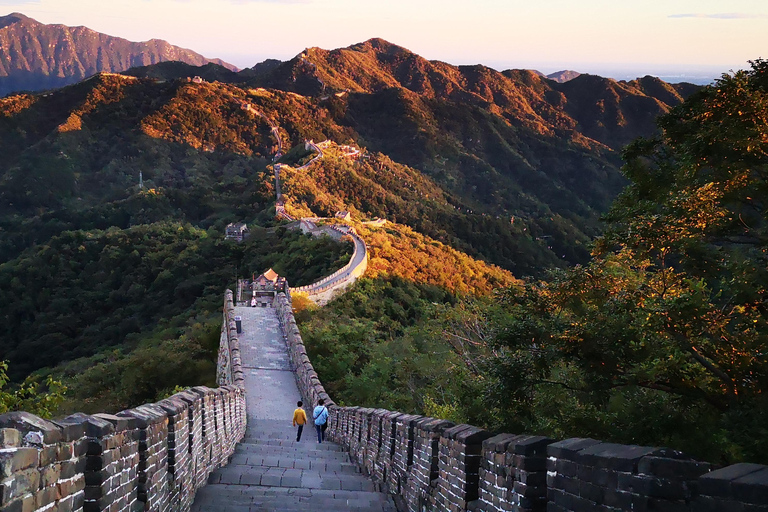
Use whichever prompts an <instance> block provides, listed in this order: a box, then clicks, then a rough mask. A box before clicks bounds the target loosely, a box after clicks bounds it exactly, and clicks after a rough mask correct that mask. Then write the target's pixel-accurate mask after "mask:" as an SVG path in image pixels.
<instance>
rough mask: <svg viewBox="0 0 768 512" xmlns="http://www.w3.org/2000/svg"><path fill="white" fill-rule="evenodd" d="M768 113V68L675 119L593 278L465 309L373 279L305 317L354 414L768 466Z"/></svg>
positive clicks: (697, 100)
mask: <svg viewBox="0 0 768 512" xmlns="http://www.w3.org/2000/svg"><path fill="white" fill-rule="evenodd" d="M767 111H768V62H766V61H763V60H758V61H755V62H753V63H752V69H751V70H750V71H740V72H737V73H735V74H733V75H724V76H723V77H722V78H721V79H720V80H719V81H718V82H717V83H716V84H715V85H714V86H711V87H707V88H705V89H704V90H702V91H701V92H699V93H697V94H696V95H694V96H693V97H692V98H690V99H689V100H687V101H686V102H685V103H684V104H683V105H681V106H679V107H677V108H675V109H673V110H672V111H671V112H670V113H669V114H667V115H665V116H663V117H661V118H660V120H659V126H660V128H661V133H660V135H659V136H657V137H653V138H647V139H638V140H637V141H635V142H633V143H632V144H631V145H629V146H628V147H627V148H626V150H625V151H624V158H625V161H626V164H625V166H624V168H623V172H624V174H625V176H626V177H627V179H628V180H629V181H630V185H629V186H628V187H627V188H626V189H625V191H624V192H623V193H622V194H621V196H620V197H619V198H618V199H617V200H616V201H615V202H614V204H613V206H612V208H611V210H610V212H609V213H608V214H607V215H606V218H605V219H606V230H605V234H604V235H603V236H602V237H600V238H598V239H597V242H596V244H595V245H594V249H593V254H592V259H591V260H590V261H589V263H587V264H586V265H577V266H575V267H570V268H567V269H560V270H553V271H552V272H550V274H549V275H548V276H546V278H545V279H541V280H539V279H528V280H526V281H525V282H524V283H523V284H522V285H517V284H516V285H515V286H513V287H511V288H508V289H506V290H503V291H501V290H500V291H497V292H496V293H494V295H493V296H492V297H486V298H471V299H459V300H457V299H456V298H454V297H452V296H441V295H440V294H437V293H435V291H434V290H432V289H429V288H424V287H419V286H415V285H413V284H411V283H407V282H401V281H398V280H396V279H395V280H392V279H383V280H382V279H374V280H371V281H363V282H361V283H359V284H358V285H357V287H356V288H355V289H353V290H352V291H350V292H349V294H348V296H345V297H343V298H341V299H339V300H337V301H336V302H334V303H332V304H330V305H329V306H328V307H327V308H325V309H323V310H318V311H311V310H309V311H302V312H301V313H300V314H299V319H300V321H301V329H302V332H303V334H304V337H305V341H306V342H307V344H308V346H309V348H310V352H311V357H312V359H313V361H314V362H315V363H316V365H317V368H318V372H319V373H320V375H321V378H322V379H323V381H324V382H325V383H326V384H327V385H328V387H329V388H330V389H331V390H333V392H334V393H336V396H338V397H339V400H340V402H341V403H346V404H356V405H366V406H371V407H387V408H393V409H401V410H407V411H417V412H421V413H425V414H432V415H437V416H440V417H448V418H450V419H454V420H456V421H468V422H470V423H474V424H477V425H481V426H484V427H486V428H491V429H503V430H504V431H508V432H527V433H536V434H546V435H551V436H553V437H559V438H563V437H574V436H576V437H593V438H597V439H605V440H612V441H616V442H622V443H633V444H646V445H649V444H650V445H667V446H671V447H673V448H676V449H680V450H683V451H685V452H687V453H688V454H691V455H695V456H698V457H701V458H703V459H706V460H711V461H714V462H717V463H729V462H735V461H753V462H761V463H765V462H766V461H768V444H766V439H768V430H766V425H768V402H766V388H767V386H768V355H767V354H768V352H767V351H766V346H767V345H766V343H767V342H766V339H767V338H766V333H768V324H767V323H766V322H768V315H767V314H766V313H767V311H766V301H768V295H766V293H767V292H766V286H768V275H766V272H767V271H768V270H767V269H768V260H766V254H767V253H768V248H767V246H766V244H767V243H768V242H767V240H768V238H767V237H766V229H767V228H768V213H767V212H766V208H765V202H764V201H763V198H764V197H765V195H766V194H765V193H766V186H767V185H766V183H767V181H766V179H767V178H766V176H767V175H766V172H768V156H766V155H768V142H766V141H768V119H766V117H765V113H766V112H767ZM396 305H401V306H402V307H397V306H396Z"/></svg>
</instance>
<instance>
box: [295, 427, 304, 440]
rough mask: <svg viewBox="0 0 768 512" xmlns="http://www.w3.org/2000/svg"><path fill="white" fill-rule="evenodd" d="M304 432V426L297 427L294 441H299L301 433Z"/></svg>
mask: <svg viewBox="0 0 768 512" xmlns="http://www.w3.org/2000/svg"><path fill="white" fill-rule="evenodd" d="M303 430H304V425H299V431H298V433H297V434H296V441H301V433H302V431H303Z"/></svg>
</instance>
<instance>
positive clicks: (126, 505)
mask: <svg viewBox="0 0 768 512" xmlns="http://www.w3.org/2000/svg"><path fill="white" fill-rule="evenodd" d="M212 397H214V398H212ZM206 413H208V414H206ZM215 415H218V416H217V418H218V419H217V420H215V421H211V422H210V425H212V428H213V430H208V431H207V432H206V435H203V425H204V424H205V423H207V422H204V421H203V418H205V417H206V416H209V417H211V418H213V417H214V416H215ZM245 422H246V415H245V394H244V391H243V389H242V388H239V387H237V386H225V387H223V388H218V389H217V390H207V388H203V389H201V388H194V389H192V390H187V391H184V392H181V393H177V394H175V395H173V396H172V397H170V398H168V399H165V400H161V401H160V402H157V403H156V404H147V405H143V406H140V407H136V408H134V409H129V410H126V411H122V412H120V413H118V414H116V415H110V414H95V415H86V414H81V413H78V414H74V415H71V416H68V417H66V418H63V419H61V420H57V421H54V422H51V421H46V420H43V419H41V418H38V417H37V416H34V415H32V414H29V413H24V412H13V413H6V414H3V415H0V477H1V478H2V480H1V481H0V512H11V511H14V512H15V511H24V512H26V511H30V512H45V511H51V510H56V511H61V512H91V511H94V512H95V511H109V512H123V511H125V512H134V511H139V510H151V511H153V512H154V511H157V512H186V511H188V510H189V509H190V506H191V504H192V501H193V500H194V493H195V491H196V489H198V488H199V487H201V486H202V485H204V484H205V482H206V480H207V477H208V474H209V473H210V472H212V471H213V470H215V469H217V468H218V467H219V466H221V465H222V464H225V463H226V462H227V460H228V457H229V456H230V455H231V454H232V452H233V450H234V446H235V444H236V443H237V442H238V441H239V440H240V439H241V438H242V435H243V434H244V432H245ZM209 428H210V427H209ZM210 436H214V437H210ZM214 440H216V441H215V442H214ZM203 446H205V447H206V449H203ZM206 454H209V455H206ZM210 454H212V455H210Z"/></svg>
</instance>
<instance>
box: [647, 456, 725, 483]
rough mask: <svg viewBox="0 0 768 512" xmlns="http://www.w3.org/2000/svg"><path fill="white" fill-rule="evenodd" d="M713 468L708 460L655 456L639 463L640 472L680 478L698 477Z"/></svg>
mask: <svg viewBox="0 0 768 512" xmlns="http://www.w3.org/2000/svg"><path fill="white" fill-rule="evenodd" d="M711 469H712V465H711V464H709V463H708V462H699V461H696V460H692V459H690V460H683V459H670V458H666V457H654V456H648V457H643V458H642V459H640V462H638V464H637V472H638V473H640V474H645V475H654V476H659V477H662V478H672V479H680V480H691V479H695V478H698V477H700V476H701V475H703V474H705V473H708V472H709V471H710V470H711Z"/></svg>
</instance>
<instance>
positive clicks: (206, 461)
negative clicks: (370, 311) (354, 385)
mask: <svg viewBox="0 0 768 512" xmlns="http://www.w3.org/2000/svg"><path fill="white" fill-rule="evenodd" d="M274 307H275V308H276V309H277V312H278V318H279V321H280V325H281V326H282V327H283V329H284V333H285V340H286V343H287V346H288V354H289V359H290V361H291V365H292V367H293V368H294V369H295V373H296V382H297V385H298V387H299V390H300V392H301V395H302V397H303V398H304V400H306V401H307V402H308V403H316V402H317V400H318V399H319V398H322V399H323V400H325V401H326V404H327V405H328V407H329V412H330V414H329V420H328V431H327V436H328V438H329V439H331V440H333V441H335V442H337V443H338V444H340V445H341V446H342V447H343V448H344V449H346V450H347V451H348V452H349V456H350V459H351V460H352V461H354V462H356V463H357V464H358V465H359V466H360V467H361V470H362V471H363V472H364V473H365V474H367V475H369V476H370V477H371V478H372V479H373V481H374V483H375V484H376V486H377V487H380V488H383V489H385V490H388V492H390V493H391V494H394V495H395V501H396V503H397V505H398V509H399V510H401V511H406V510H407V511H408V512H426V511H439V512H444V511H451V512H454V511H455V512H461V511H468V510H472V511H477V512H500V511H514V512H544V511H547V512H550V511H554V512H561V511H562V512H582V511H592V510H602V511H606V512H630V511H632V512H635V511H646V510H647V511H650V510H658V511H661V512H677V511H680V512H715V511H718V512H720V511H724V512H725V511H730V510H734V511H740V512H747V511H749V512H768V505H767V504H768V467H767V466H762V465H757V464H736V465H733V466H728V467H725V468H721V469H715V468H713V467H712V466H711V465H710V464H707V463H704V462H700V461H696V460H693V459H691V458H690V457H687V456H685V455H684V454H682V453H680V452H676V451H673V450H669V449H665V448H655V447H643V446H631V445H619V444H614V443H603V442H600V441H597V440H594V439H566V440H564V441H559V442H558V441H555V440H553V439H549V438H547V437H543V436H531V435H514V434H499V435H493V434H492V433H491V432H488V431H485V430H483V429H480V428H477V427H474V426H471V425H463V424H462V425H454V424H453V423H452V422H450V421H446V420H441V419H436V418H428V417H422V416H417V415H410V414H402V413H399V412H392V411H387V410H384V409H370V408H363V407H338V406H336V404H335V403H334V402H333V401H332V400H331V398H330V396H328V394H327V392H326V391H325V388H324V387H323V386H322V383H321V382H320V380H319V378H318V376H317V373H316V372H315V371H314V368H313V367H312V364H311V362H310V360H309V357H308V356H307V353H306V348H305V347H304V344H303V342H302V340H301V336H300V334H299V332H298V328H297V327H296V323H295V319H294V318H293V313H292V310H291V304H290V299H289V298H288V296H287V295H286V294H282V293H281V294H278V296H277V298H276V299H275V305H274ZM233 316H234V307H233V303H232V294H231V292H229V291H228V292H227V295H226V296H225V305H224V308H223V326H224V328H222V337H221V343H222V345H225V347H220V350H219V359H220V361H219V366H218V369H219V372H220V373H219V375H218V377H217V380H218V382H219V383H220V385H221V387H219V388H217V389H209V388H207V387H203V386H198V387H195V388H191V389H188V390H186V391H183V392H181V393H177V394H175V395H173V396H171V397H169V398H166V399H164V400H161V401H160V402H158V403H156V404H146V405H142V406H140V407H136V408H134V409H129V410H127V411H122V412H120V413H118V414H117V415H109V414H96V415H92V416H89V415H85V414H74V415H71V416H68V417H67V418H64V419H61V420H57V421H55V422H50V421H46V420H43V419H41V418H38V417H36V416H33V415H31V414H28V413H23V412H19V413H7V414H3V415H0V478H2V480H1V481H0V512H11V511H14V512H16V511H22V512H26V511H29V512H44V511H49V510H50V511H54V510H55V511H59V512H90V511H110V512H112V511H114V512H124V511H125V512H128V511H130V512H133V511H139V510H149V511H153V512H155V511H157V512H187V511H188V510H189V509H190V506H191V504H192V501H193V500H194V495H195V492H196V490H197V489H199V488H200V487H202V486H203V485H205V484H206V481H207V478H208V475H209V474H210V473H211V471H213V470H215V469H216V468H218V467H220V466H222V465H225V464H226V463H227V462H228V460H229V456H230V455H231V454H232V453H233V451H234V449H235V445H236V444H237V443H238V442H239V441H240V440H241V439H242V437H243V436H244V434H245V428H246V419H247V415H246V407H245V393H244V389H243V386H242V383H243V377H242V375H243V370H242V361H241V360H240V351H239V346H238V342H239V341H238V339H237V332H236V329H235V326H234V321H233Z"/></svg>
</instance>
